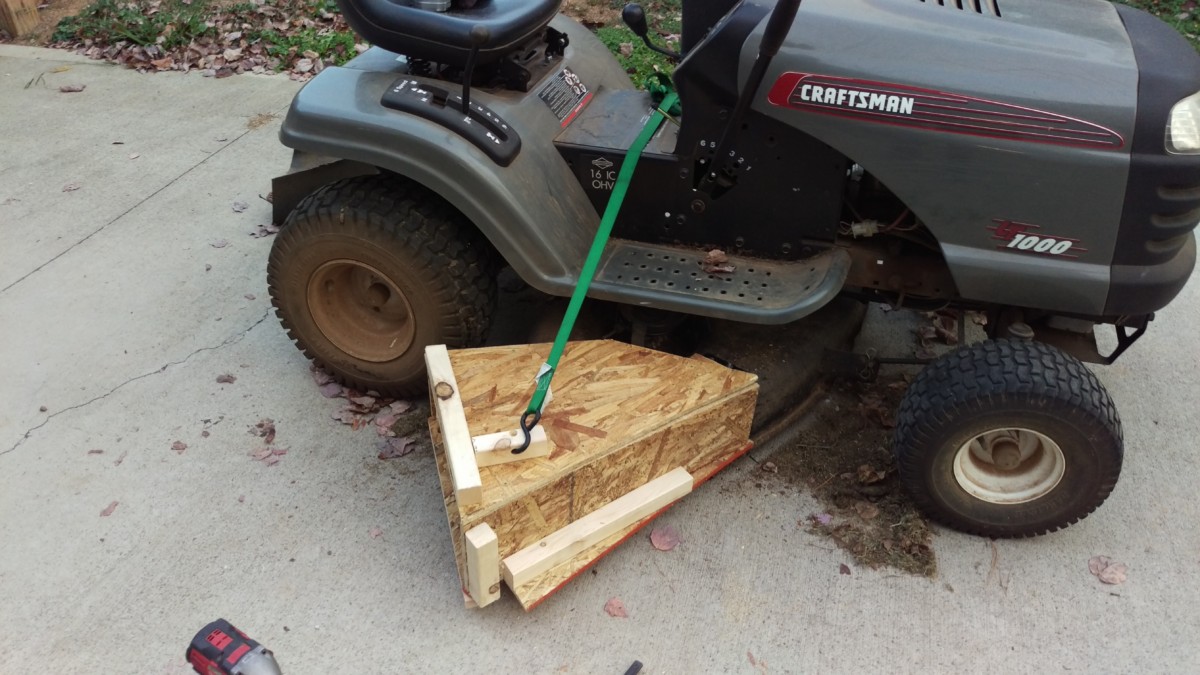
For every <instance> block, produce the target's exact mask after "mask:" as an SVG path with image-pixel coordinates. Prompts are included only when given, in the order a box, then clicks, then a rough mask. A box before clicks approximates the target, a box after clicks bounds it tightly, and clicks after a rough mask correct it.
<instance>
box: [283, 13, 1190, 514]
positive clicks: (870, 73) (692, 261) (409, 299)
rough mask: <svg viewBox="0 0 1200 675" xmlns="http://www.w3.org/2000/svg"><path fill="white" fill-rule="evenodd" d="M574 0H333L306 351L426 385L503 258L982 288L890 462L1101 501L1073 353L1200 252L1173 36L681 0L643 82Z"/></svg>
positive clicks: (292, 140)
mask: <svg viewBox="0 0 1200 675" xmlns="http://www.w3.org/2000/svg"><path fill="white" fill-rule="evenodd" d="M560 2H561V0H477V1H470V0H468V1H465V2H464V1H463V0H454V1H453V3H452V2H451V0H339V5H340V6H341V8H342V11H343V13H344V14H345V17H346V19H347V21H348V22H349V23H350V25H351V26H353V27H354V28H355V29H356V30H357V31H358V32H359V33H360V34H361V35H362V36H363V37H364V38H365V39H367V40H369V41H370V42H371V43H373V44H374V45H375V46H374V47H372V48H371V49H369V50H367V51H366V52H365V53H363V54H361V55H360V56H358V57H357V58H355V59H354V60H353V61H351V62H349V63H348V64H347V65H345V66H344V67H330V68H326V69H325V70H324V71H322V72H321V73H320V74H319V75H317V76H316V77H315V78H314V79H313V80H312V81H311V82H309V83H308V85H307V86H305V87H304V89H303V90H302V91H301V92H300V93H299V94H298V95H297V96H296V99H295V101H294V102H293V104H292V107H291V110H290V112H289V113H288V115H287V119H286V121H285V122H284V124H283V128H282V132H281V138H282V141H283V143H284V144H285V145H286V146H288V147H290V148H293V149H294V151H295V153H294V159H293V162H292V166H291V168H290V171H289V172H288V174H287V175H285V176H281V177H279V178H277V179H275V182H274V206H275V209H276V216H277V218H278V219H279V221H280V222H283V220H284V218H286V224H285V225H284V227H283V229H282V231H281V232H280V234H279V236H278V238H277V240H276V242H275V245H274V248H273V250H272V252H271V256H270V263H269V284H270V292H271V297H272V300H273V302H274V304H275V307H276V308H277V311H278V315H279V317H280V319H281V320H282V322H283V324H284V326H285V327H286V328H287V330H288V332H289V334H290V336H291V337H292V338H293V339H294V340H295V341H296V342H297V344H298V345H299V346H300V347H301V349H303V350H304V352H305V353H306V354H307V355H308V356H309V357H310V358H311V359H313V360H314V361H315V362H317V363H318V364H319V365H321V366H322V367H324V368H326V369H328V370H329V371H330V372H331V373H332V374H333V375H334V376H335V377H336V378H338V380H339V381H341V382H343V383H345V384H347V385H351V386H353V387H356V388H360V389H363V390H376V391H378V392H381V393H386V394H391V395H412V394H414V393H416V392H418V391H419V390H422V389H424V388H425V380H424V379H423V369H424V364H423V361H422V353H423V350H424V347H425V346H426V345H429V344H446V345H449V346H450V347H451V348H455V347H470V346H475V345H478V344H479V343H480V342H481V341H482V340H483V339H484V338H485V337H486V335H487V333H488V328H489V320H490V317H491V314H492V311H493V306H494V303H495V301H496V295H497V293H496V273H497V270H498V269H499V268H500V267H501V266H503V265H505V264H506V265H508V266H511V268H512V270H513V271H514V272H515V274H516V275H517V276H519V277H520V278H521V279H523V280H524V281H525V282H527V283H528V284H529V285H530V286H532V287H533V288H535V289H537V290H539V291H541V292H544V293H546V294H550V295H554V296H567V295H571V294H572V292H573V290H574V289H575V288H576V286H577V285H578V284H581V283H587V282H590V284H591V285H590V290H589V291H588V296H589V297H592V298H596V299H600V300H605V301H612V302H614V303H621V304H624V305H629V306H636V307H641V308H654V309H657V310H665V311H669V312H674V313H681V314H685V315H692V316H697V317H713V318H718V319H724V320H733V321H739V322H746V323H754V324H776V325H778V324H786V323H789V322H794V321H798V320H800V319H803V318H804V317H806V316H808V315H810V314H812V313H813V312H815V311H817V310H818V309H820V308H821V307H823V306H825V305H826V304H827V303H829V302H830V301H831V300H833V299H834V298H836V297H838V296H839V295H840V296H848V297H851V298H856V299H859V300H862V301H868V302H880V303H888V304H890V305H892V306H893V307H903V308H914V309H922V310H933V309H942V308H950V309H958V310H963V311H967V310H975V311H979V312H983V313H984V314H985V316H986V317H987V323H986V328H987V333H988V335H987V337H988V339H987V340H983V341H979V342H976V343H975V344H971V345H965V346H961V347H959V348H958V349H957V350H955V351H952V352H950V353H949V354H946V355H944V356H942V357H940V358H937V359H936V360H933V361H932V362H931V363H929V364H928V365H927V366H926V367H925V368H924V369H923V370H922V372H921V373H920V374H919V375H918V376H917V377H916V379H915V381H914V382H913V383H912V385H911V386H910V387H909V390H908V392H907V393H906V395H905V398H904V401H903V403H902V405H901V408H900V411H899V415H898V426H897V429H896V435H895V442H894V449H895V455H896V459H897V463H898V467H899V469H898V470H899V475H900V479H901V481H902V483H903V484H904V485H905V487H906V488H907V489H908V490H909V492H910V493H911V494H912V496H913V498H914V499H915V500H916V502H917V503H918V504H919V505H920V506H921V507H922V508H923V509H924V510H925V511H926V512H927V513H928V514H930V515H931V516H933V517H934V518H936V519H938V520H940V521H942V522H944V523H946V524H948V525H950V526H952V527H955V528H958V529H961V530H964V531H967V532H972V533H976V534H981V535H988V536H1000V537H1005V536H1030V535H1036V534H1041V533H1045V532H1050V531H1053V530H1056V529H1058V528H1061V527H1065V526H1067V525H1069V524H1071V523H1074V522H1076V521H1078V520H1079V519H1081V518H1083V517H1084V516H1086V515H1087V514H1089V513H1090V512H1092V511H1093V510H1094V509H1095V508H1096V507H1097V506H1099V505H1100V503H1101V502H1103V501H1104V499H1105V498H1106V497H1107V496H1108V495H1109V493H1110V492H1111V491H1112V489H1113V487H1114V485H1115V483H1116V481H1117V476H1118V473H1119V471H1120V468H1121V461H1122V454H1123V445H1122V443H1123V441H1122V432H1121V423H1120V420H1119V418H1118V416H1117V411H1116V409H1115V407H1114V405H1113V402H1112V400H1111V399H1110V398H1109V395H1108V394H1107V392H1106V391H1105V390H1104V388H1103V386H1102V385H1101V384H1100V382H1099V381H1098V380H1097V378H1096V377H1095V376H1094V375H1093V374H1092V372H1091V371H1090V370H1088V368H1087V367H1085V366H1084V365H1083V363H1081V362H1083V361H1086V362H1090V363H1105V364H1108V363H1112V362H1113V360H1114V359H1116V358H1117V357H1118V356H1119V355H1120V354H1121V353H1122V352H1124V351H1125V350H1126V349H1127V348H1128V347H1129V346H1130V345H1132V344H1133V343H1134V342H1135V341H1136V340H1137V339H1138V338H1139V337H1141V336H1142V335H1143V334H1144V333H1145V331H1146V329H1147V327H1148V325H1149V323H1150V321H1151V319H1152V318H1153V313H1154V312H1155V311H1157V310H1159V309H1160V308H1162V307H1164V306H1165V305H1166V304H1167V303H1168V302H1170V301H1171V300H1172V299H1173V298H1174V297H1175V296H1176V294H1178V293H1179V291H1180V289H1181V288H1182V287H1183V285H1184V283H1185V282H1186V281H1187V279H1188V277H1189V275H1190V274H1191V271H1192V268H1193V266H1194V262H1195V256H1196V244H1195V239H1194V236H1193V233H1192V230H1193V228H1194V226H1195V225H1196V223H1197V221H1198V220H1200V93H1198V92H1200V57H1198V56H1197V54H1196V53H1195V51H1194V50H1193V49H1192V47H1191V46H1190V45H1189V44H1188V43H1187V42H1186V41H1185V40H1184V39H1183V38H1182V37H1181V36H1179V35H1178V34H1177V33H1176V32H1175V31H1174V30H1172V29H1171V28H1170V27H1168V26H1167V25H1165V24H1163V23H1161V22H1160V21H1158V20H1157V19H1155V18H1154V17H1152V16H1150V15H1149V14H1146V13H1143V12H1141V11H1138V10H1136V9H1132V8H1130V7H1126V6H1123V5H1116V6H1114V5H1113V4H1110V3H1108V2H1104V1H1102V0H1059V1H1056V2H1047V1H1046V0H805V1H804V2H803V5H801V2H800V0H778V1H777V2H775V1H773V0H741V1H738V0H704V1H703V2H701V1H699V0H690V1H688V2H686V3H685V4H684V8H683V19H682V20H683V23H682V26H683V30H682V36H681V41H680V43H679V45H678V46H679V53H678V54H673V56H674V57H675V58H676V59H677V61H678V66H677V68H676V70H675V71H674V74H673V76H672V77H671V78H670V79H667V78H663V79H662V80H660V81H659V82H657V83H655V82H651V84H652V85H656V86H651V87H650V91H642V90H639V89H637V88H635V87H634V85H633V84H632V83H631V82H630V80H629V77H628V76H627V74H626V73H625V71H623V70H622V69H621V67H620V66H619V65H618V62H617V60H616V59H615V58H614V57H613V55H612V54H611V53H610V52H609V51H608V50H606V49H605V47H604V46H603V45H602V44H601V43H600V41H599V40H598V39H597V38H596V37H595V36H594V35H593V34H592V33H590V32H589V31H588V30H586V29H585V28H583V27H581V26H580V25H579V24H577V23H575V22H574V21H572V20H571V19H569V18H566V17H564V16H561V15H559V14H558V8H559V5H560ZM624 18H625V20H626V23H628V24H629V25H630V27H631V28H632V29H633V30H634V32H635V33H638V34H639V35H641V36H642V37H643V39H644V40H646V41H647V43H648V44H651V40H650V36H648V35H647V34H646V33H647V30H646V20H645V16H644V13H643V11H642V9H641V8H640V7H638V6H636V5H630V6H627V7H626V8H625V12H624ZM656 49H658V50H660V51H663V52H668V51H669V50H666V49H665V48H663V47H662V46H661V45H656ZM659 85H661V86H659ZM655 89H657V90H658V91H657V92H655V91H654V90H655ZM676 93H677V97H678V99H677V100H678V105H677V106H676V105H674V104H675V103H676ZM664 96H665V98H666V99H667V100H665V101H664V100H662V98H663V97H664ZM668 107H669V108H670V109H669V108H668ZM664 115H665V116H666V117H667V121H666V122H665V123H662V124H661V125H660V126H658V127H657V129H656V130H655V131H654V133H653V135H652V136H649V139H648V142H647V143H646V144H645V147H644V149H642V148H639V147H634V146H635V140H636V139H637V138H638V137H639V136H641V135H643V131H644V129H645V128H647V126H648V120H650V119H651V118H655V117H657V118H658V119H661V118H662V117H663V116H664ZM639 160H640V163H638V164H637V168H636V171H635V172H633V173H632V178H631V179H630V177H629V176H628V175H626V176H624V177H622V175H621V174H622V172H621V169H622V168H623V166H624V164H625V163H627V162H639ZM614 192H616V193H618V194H619V197H623V202H622V201H621V199H620V198H614V199H613V200H612V201H615V202H617V206H618V207H619V211H617V212H616V214H617V215H616V217H615V221H614V222H612V223H610V224H611V225H612V237H611V238H610V239H608V240H606V241H604V243H603V248H602V249H600V254H599V259H598V264H597V265H596V268H595V271H594V275H591V270H588V272H589V274H588V275H586V276H587V278H584V277H585V274H584V273H583V272H584V270H585V269H586V268H585V267H584V261H585V258H586V257H587V254H588V252H589V248H590V247H591V245H592V243H593V238H594V236H595V235H596V233H597V231H598V228H599V227H600V226H601V214H602V213H603V212H606V211H607V210H609V206H610V197H612V196H613V194H614ZM622 193H623V194H622ZM713 249H720V250H721V251H723V252H725V254H726V255H725V256H724V257H722V259H721V260H719V261H715V262H716V264H714V261H713V260H712V259H711V256H710V255H709V254H710V253H711V252H712V250H713ZM706 256H708V257H709V259H707V260H706ZM1097 326H1112V327H1114V328H1115V330H1112V329H1109V330H1110V331H1111V332H1114V333H1115V335H1116V341H1115V347H1113V348H1112V349H1111V350H1105V351H1109V353H1107V354H1105V353H1102V352H1101V349H1100V348H1099V347H1098V343H1097V340H1096V337H1095V329H1096V328H1097ZM1110 343H1111V340H1110ZM814 358H816V356H814ZM531 375H532V374H531Z"/></svg>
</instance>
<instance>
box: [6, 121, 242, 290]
mask: <svg viewBox="0 0 1200 675" xmlns="http://www.w3.org/2000/svg"><path fill="white" fill-rule="evenodd" d="M251 131H254V130H253V129H247V130H245V131H243V132H242V133H241V134H239V135H238V136H237V138H235V139H233V140H232V141H230V142H229V143H226V144H225V145H223V146H221V147H220V148H217V150H216V151H215V152H213V153H212V154H210V155H209V156H208V157H205V158H204V159H202V160H200V161H199V162H197V163H196V164H194V165H192V166H191V167H189V168H188V170H187V171H184V172H183V173H181V174H179V175H178V176H176V177H174V178H172V179H171V180H170V181H169V182H168V183H167V184H166V185H163V186H162V187H160V188H158V189H157V190H155V191H154V192H151V193H150V194H149V195H146V197H145V198H144V199H142V200H141V201H139V202H138V203H136V204H134V205H133V206H131V207H129V208H128V209H126V210H125V211H124V212H122V213H121V214H119V215H117V216H116V217H114V218H113V219H112V220H110V221H108V222H107V223H105V224H103V225H101V226H100V227H98V228H96V229H95V230H93V231H92V232H91V233H89V234H88V235H87V236H86V237H84V238H83V239H80V240H79V241H77V242H75V243H74V244H71V245H70V246H69V247H68V248H66V249H65V250H63V251H61V252H60V253H59V254H58V255H56V256H54V257H53V258H51V259H49V260H47V261H46V262H44V263H42V264H41V265H38V266H37V267H35V268H33V269H32V270H29V272H27V273H25V275H24V276H22V277H21V278H19V279H17V280H16V281H14V282H12V283H11V284H9V285H7V286H5V287H4V288H0V294H3V293H6V292H7V291H8V290H9V289H10V288H12V287H14V286H16V285H17V284H19V283H21V282H22V281H25V280H26V279H28V278H29V277H31V276H33V275H34V274H37V273H38V272H40V271H42V269H43V268H45V267H46V266H47V265H49V264H50V263H52V262H54V261H55V260H58V259H59V258H61V257H63V256H64V255H66V254H68V253H70V252H71V251H73V250H75V247H77V246H79V245H80V244H82V243H84V242H85V241H87V240H88V239H91V238H92V237H94V236H96V235H97V234H100V232H102V231H104V229H105V228H107V227H108V226H109V225H112V224H113V223H115V222H117V221H118V220H120V219H122V218H124V217H125V216H127V215H129V214H130V213H132V212H133V211H134V210H135V209H137V208H138V207H140V206H141V205H142V204H145V203H146V202H148V201H150V200H151V199H153V198H154V197H156V196H157V195H158V193H160V192H162V191H163V190H166V189H167V188H169V187H171V186H172V185H174V184H175V183H177V182H178V181H179V180H180V179H182V178H183V177H184V176H187V175H188V174H189V173H191V172H193V171H195V170H196V169H198V168H200V167H201V166H203V165H204V163H205V162H207V161H208V160H210V159H212V158H213V157H216V156H217V155H219V154H221V153H222V152H223V151H224V150H225V149H226V148H228V147H231V146H232V145H233V144H234V143H237V142H238V141H240V140H242V138H244V137H245V136H246V134H248V133H250V132H251Z"/></svg>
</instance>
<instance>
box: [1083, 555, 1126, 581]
mask: <svg viewBox="0 0 1200 675" xmlns="http://www.w3.org/2000/svg"><path fill="white" fill-rule="evenodd" d="M1088 571H1089V572H1091V573H1092V574H1094V575H1096V578H1097V579H1099V580H1100V583H1104V584H1108V585H1110V586H1118V585H1120V584H1123V583H1125V580H1126V579H1127V578H1128V576H1129V567H1128V566H1126V565H1125V563H1114V562H1113V561H1112V559H1111V558H1109V557H1108V556H1105V555H1098V556H1095V557H1093V558H1091V559H1089V560H1088Z"/></svg>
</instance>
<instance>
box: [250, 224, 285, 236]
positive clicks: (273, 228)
mask: <svg viewBox="0 0 1200 675" xmlns="http://www.w3.org/2000/svg"><path fill="white" fill-rule="evenodd" d="M278 232H279V226H278V225H276V224H274V223H268V224H266V225H259V226H258V229H256V230H254V231H253V232H251V233H250V236H251V237H254V238H255V239H262V238H263V237H269V236H271V235H273V234H276V233H278Z"/></svg>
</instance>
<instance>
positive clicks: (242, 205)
mask: <svg viewBox="0 0 1200 675" xmlns="http://www.w3.org/2000/svg"><path fill="white" fill-rule="evenodd" d="M248 208H250V205H249V204H247V203H246V202H234V203H233V212H234V213H241V212H243V211H245V210H246V209H248Z"/></svg>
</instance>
